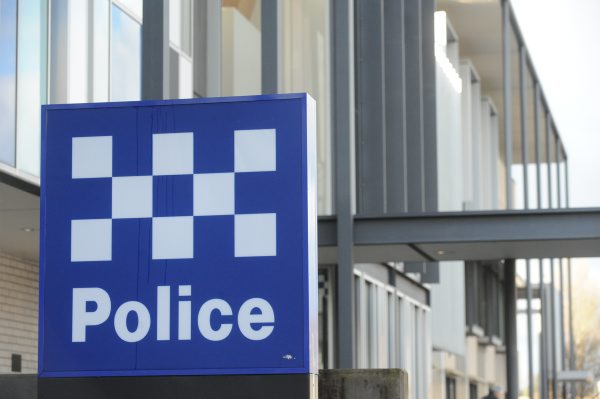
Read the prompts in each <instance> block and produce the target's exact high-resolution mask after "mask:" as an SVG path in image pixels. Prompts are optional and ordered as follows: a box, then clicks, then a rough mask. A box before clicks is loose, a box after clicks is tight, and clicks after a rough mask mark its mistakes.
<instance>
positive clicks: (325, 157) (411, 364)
mask: <svg viewBox="0 0 600 399" xmlns="http://www.w3.org/2000/svg"><path fill="white" fill-rule="evenodd" d="M304 91H306V92H308V93H310V94H311V96H312V97H313V98H315V99H316V101H317V111H318V112H317V115H318V116H317V127H318V129H317V130H318V151H317V152H318V153H317V162H318V208H319V215H320V221H319V223H320V227H319V228H320V230H319V231H320V234H321V232H322V231H323V232H327V233H329V234H330V235H331V236H332V237H334V238H335V244H331V243H328V242H326V240H325V239H323V240H322V239H321V238H320V252H319V263H320V268H319V315H320V319H319V322H320V324H319V342H320V358H319V359H320V367H322V368H387V367H399V368H403V369H406V370H407V371H408V373H409V380H410V398H411V399H424V398H445V399H454V398H465V399H467V398H468V399H475V398H479V397H481V396H483V395H484V394H486V393H487V390H488V388H489V387H490V386H492V385H500V386H502V387H506V388H508V390H509V394H510V397H511V398H516V395H517V392H516V391H515V387H516V388H517V390H518V391H519V392H520V394H521V395H522V396H525V397H530V398H548V397H554V398H556V397H558V396H557V395H558V394H559V393H560V394H561V395H562V394H563V390H564V389H566V385H565V384H562V383H561V384H559V372H560V371H561V370H563V369H567V368H569V366H568V365H566V364H565V363H564V362H562V361H561V359H563V358H564V357H565V355H564V354H566V353H571V352H572V351H569V350H568V348H567V346H568V344H571V343H572V339H569V334H570V333H569V328H568V325H567V330H566V331H565V328H564V327H563V326H564V325H565V324H568V323H565V320H566V318H567V317H569V316H570V313H569V312H567V313H568V314H567V315H565V312H564V311H563V309H565V308H567V309H568V307H566V306H565V304H566V303H567V297H566V295H563V293H567V292H569V285H568V281H567V280H568V276H569V266H568V261H567V260H566V259H563V258H559V257H554V256H553V257H546V258H545V259H543V260H540V259H538V258H537V257H532V258H531V259H528V260H516V261H515V260H514V259H513V258H511V257H510V256H496V257H490V256H489V255H488V254H487V253H485V251H482V252H479V253H481V257H480V258H478V252H476V251H474V252H472V254H471V255H469V257H465V258H464V259H463V258H460V257H458V258H457V257H456V256H451V255H452V251H450V250H445V249H435V248H433V249H432V248H429V249H424V247H423V246H420V247H419V246H417V245H412V244H411V245H412V246H411V245H408V246H406V245H404V246H402V245H389V244H390V243H386V242H383V241H382V242H381V243H380V244H376V245H369V246H367V245H364V246H357V245H356V242H355V240H356V237H355V234H356V231H357V228H358V225H357V224H356V223H357V222H356V221H357V220H358V219H360V220H363V219H364V220H370V221H377V220H380V221H384V222H385V220H386V218H392V217H396V216H398V215H436V214H438V213H439V212H450V213H452V212H454V213H467V212H476V211H490V212H496V211H501V210H509V211H511V210H524V211H525V210H528V209H550V208H561V207H568V179H567V155H566V152H565V149H564V146H563V145H562V144H561V143H562V142H561V139H560V135H559V133H558V131H557V128H556V126H555V124H554V122H553V118H552V114H551V112H550V109H549V107H548V105H547V103H546V100H545V98H544V94H543V90H542V87H541V83H540V82H539V80H538V79H537V76H536V73H535V69H534V67H533V64H532V62H531V60H530V59H529V56H528V53H527V48H526V45H525V42H524V40H523V38H522V36H521V34H520V33H519V28H518V24H517V22H516V19H515V17H514V15H513V13H512V8H511V5H510V2H509V1H507V0H497V1H488V2H464V1H460V0H438V1H437V2H436V1H434V0H394V1H392V0H376V1H373V0H339V1H338V0H336V1H322V0H303V1H297V0H196V1H192V0H168V1H167V0H165V1H164V2H163V1H155V0H0V373H18V372H21V373H35V372H36V371H37V363H36V359H37V349H36V348H37V290H38V267H37V259H38V248H37V246H38V243H39V241H38V237H37V231H38V229H39V174H40V130H41V129H40V126H41V120H40V105H42V104H46V103H77V102H105V101H123V100H142V99H171V98H191V97H209V96H236V95H248V94H259V93H264V94H267V93H286V92H304ZM361 218H362V219H361ZM330 224H331V226H334V227H332V228H329V227H328V226H330ZM328 228H329V230H327V229H328ZM448 234H449V235H451V234H452V233H451V232H448ZM321 235H322V236H325V235H324V234H321ZM421 238H423V237H421ZM424 241H427V237H425V238H424ZM507 293H508V294H511V293H512V294H511V295H509V296H507ZM513 294H514V295H513ZM507 307H508V308H507ZM517 313H518V314H517ZM507 315H508V316H509V317H508V319H507ZM517 331H518V333H517ZM523 332H524V334H525V335H523ZM517 346H518V348H517ZM517 349H518V354H519V355H518V357H517V356H516V353H517ZM517 365H518V366H519V367H520V369H521V372H520V373H518V374H511V372H512V373H517V370H516V367H515V366H517ZM524 370H527V371H528V372H523V371H524ZM516 377H520V378H517V380H518V381H519V385H516V380H515V378H516Z"/></svg>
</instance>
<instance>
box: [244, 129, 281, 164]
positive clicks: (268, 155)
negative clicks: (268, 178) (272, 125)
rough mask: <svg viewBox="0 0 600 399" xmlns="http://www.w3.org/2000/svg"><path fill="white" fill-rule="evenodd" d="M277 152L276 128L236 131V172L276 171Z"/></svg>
mask: <svg viewBox="0 0 600 399" xmlns="http://www.w3.org/2000/svg"><path fill="white" fill-rule="evenodd" d="M275 154H276V136H275V129H257V130H236V131H235V171H236V172H274V171H275V170H276V169H277V166H276V155H275Z"/></svg>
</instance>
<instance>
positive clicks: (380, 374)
mask: <svg viewBox="0 0 600 399" xmlns="http://www.w3.org/2000/svg"><path fill="white" fill-rule="evenodd" d="M407 398H408V374H407V373H406V371H404V370H400V369H365V370H356V369H352V370H351V369H348V370H345V369H339V370H321V371H320V372H319V399H407Z"/></svg>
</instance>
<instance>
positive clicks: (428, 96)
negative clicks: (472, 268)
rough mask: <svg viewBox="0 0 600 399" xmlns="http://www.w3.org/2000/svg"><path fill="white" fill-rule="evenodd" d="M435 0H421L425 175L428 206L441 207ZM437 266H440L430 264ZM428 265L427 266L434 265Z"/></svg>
mask: <svg viewBox="0 0 600 399" xmlns="http://www.w3.org/2000/svg"><path fill="white" fill-rule="evenodd" d="M434 14H435V0H421V18H422V19H421V37H422V40H421V45H422V49H421V56H422V62H423V64H422V65H423V66H422V68H423V70H422V72H421V74H422V75H421V76H422V84H423V86H422V89H423V94H422V95H423V100H422V104H423V150H424V151H423V179H424V194H425V198H424V200H425V210H426V211H428V212H436V211H437V210H438V179H437V158H438V156H437V128H436V125H437V118H436V116H437V113H436V82H435V73H436V72H435V69H436V63H435V37H434V36H435V26H434ZM431 267H433V268H438V267H439V266H438V265H437V264H435V266H433V265H432V266H431ZM431 267H430V266H428V268H431Z"/></svg>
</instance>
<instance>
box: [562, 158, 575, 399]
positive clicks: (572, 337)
mask: <svg viewBox="0 0 600 399" xmlns="http://www.w3.org/2000/svg"><path fill="white" fill-rule="evenodd" d="M563 156H564V158H565V205H566V207H567V208H568V207H569V160H568V158H567V154H566V153H563ZM567 279H568V282H567V284H568V285H569V369H570V370H575V360H576V358H575V334H574V332H573V280H572V278H571V259H567ZM570 391H571V397H573V398H574V397H575V394H576V386H575V384H574V383H571V389H570Z"/></svg>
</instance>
